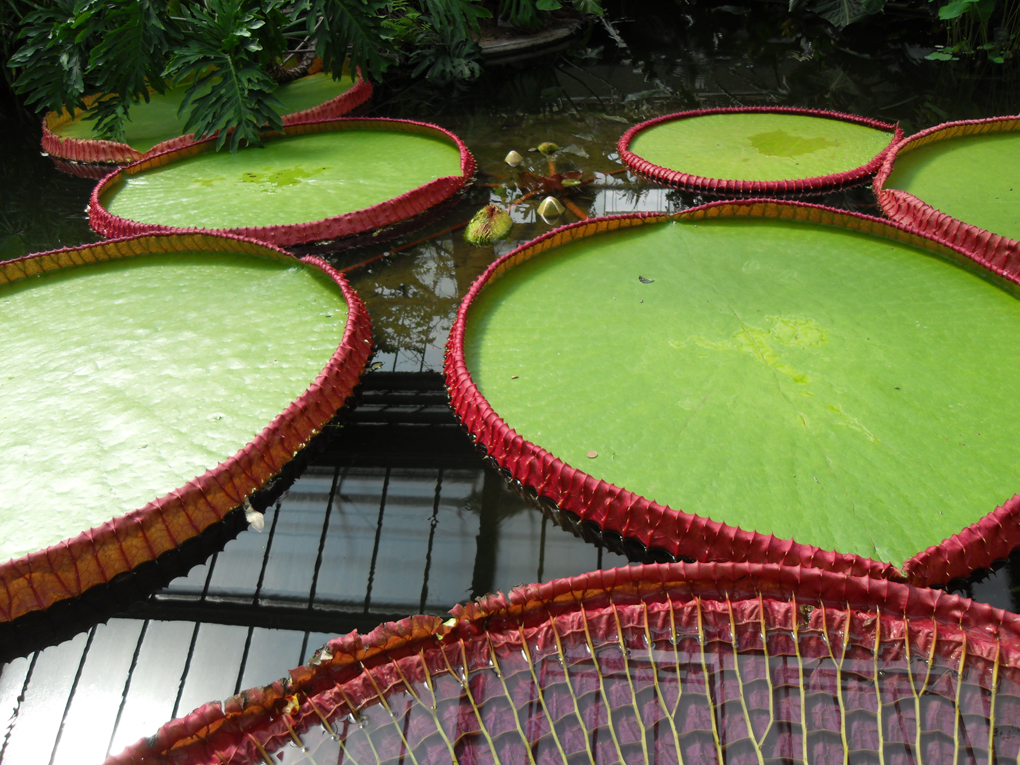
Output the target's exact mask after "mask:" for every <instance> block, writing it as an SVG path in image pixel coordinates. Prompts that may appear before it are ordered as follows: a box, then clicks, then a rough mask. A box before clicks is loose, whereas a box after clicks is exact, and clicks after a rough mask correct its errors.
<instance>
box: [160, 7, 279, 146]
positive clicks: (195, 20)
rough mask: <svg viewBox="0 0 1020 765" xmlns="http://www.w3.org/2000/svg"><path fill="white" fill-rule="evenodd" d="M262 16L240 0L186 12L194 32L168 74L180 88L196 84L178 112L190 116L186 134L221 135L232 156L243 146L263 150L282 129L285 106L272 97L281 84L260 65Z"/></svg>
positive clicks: (183, 12)
mask: <svg viewBox="0 0 1020 765" xmlns="http://www.w3.org/2000/svg"><path fill="white" fill-rule="evenodd" d="M260 11H261V9H259V10H255V11H253V10H245V9H244V7H243V6H242V3H241V2H240V1H239V0H209V2H208V5H207V7H205V8H203V7H202V6H195V7H192V8H190V9H189V8H182V9H181V18H182V20H183V21H184V22H186V23H187V25H188V27H189V28H190V29H191V30H192V31H191V34H190V35H189V37H188V39H187V41H186V42H185V43H184V45H183V46H182V47H181V48H179V49H178V50H177V51H176V52H175V53H174V55H173V56H172V57H171V59H170V61H169V62H168V64H167V67H166V72H167V74H168V75H170V76H171V77H172V78H173V83H174V84H175V85H176V84H180V83H183V82H186V81H190V82H191V85H190V87H189V88H188V90H187V92H186V93H185V95H184V100H183V101H182V102H181V106H180V109H179V111H178V115H179V116H183V115H184V114H188V115H189V116H188V120H187V122H186V123H185V126H184V132H186V133H189V132H193V133H195V135H196V136H198V137H205V136H210V135H213V134H214V133H219V140H218V141H217V143H216V147H217V149H219V148H221V147H223V146H224V145H227V144H228V142H229V146H230V150H231V151H236V150H237V148H238V146H240V145H241V143H242V142H244V143H246V144H248V145H253V146H258V145H260V144H261V141H260V138H259V134H260V133H262V132H264V131H267V130H280V129H282V127H283V123H282V121H281V119H280V113H279V111H278V110H280V109H282V108H283V105H282V104H281V103H280V101H279V100H278V99H277V98H276V96H274V95H273V90H274V89H275V87H276V82H275V81H274V80H273V78H272V77H270V76H269V75H268V74H267V73H266V72H265V71H264V70H263V69H262V68H261V67H260V66H259V53H260V52H261V51H262V45H261V43H260V42H259V40H258V35H257V32H258V30H259V29H261V28H262V27H263V26H264V24H265V19H264V18H263V17H262V14H261V13H260ZM189 110H190V113H189Z"/></svg>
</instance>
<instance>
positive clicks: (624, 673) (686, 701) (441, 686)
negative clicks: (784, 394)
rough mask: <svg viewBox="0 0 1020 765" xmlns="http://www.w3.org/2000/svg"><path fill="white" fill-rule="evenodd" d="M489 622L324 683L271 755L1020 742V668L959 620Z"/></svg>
mask: <svg viewBox="0 0 1020 765" xmlns="http://www.w3.org/2000/svg"><path fill="white" fill-rule="evenodd" d="M763 609H764V611H765V613H764V615H763V613H762V611H763ZM495 620H498V621H499V623H498V624H496V625H493V626H492V629H493V631H492V632H490V633H489V635H488V636H485V635H481V636H478V637H477V638H469V639H467V640H465V641H452V642H449V643H448V644H444V645H442V646H441V647H440V646H439V645H437V644H436V643H429V644H427V645H425V646H415V647H414V648H413V649H410V650H401V651H400V652H399V653H398V654H397V656H396V657H389V658H384V659H380V660H378V661H377V662H373V664H374V666H371V668H370V674H369V673H362V674H359V675H356V676H355V677H353V678H352V679H349V680H347V681H346V682H342V683H340V684H338V685H337V686H335V687H334V688H330V689H329V690H327V691H324V692H321V693H320V694H319V695H317V696H315V697H314V699H312V700H311V701H310V702H309V703H305V704H304V707H303V708H302V711H301V713H296V715H295V716H296V717H299V718H300V720H301V723H299V724H298V727H297V729H295V731H294V734H293V737H294V739H297V740H300V742H301V744H302V746H301V747H299V746H298V745H297V743H296V742H295V741H293V740H292V741H291V742H289V743H287V744H286V745H285V746H283V747H282V748H281V750H280V751H278V752H276V753H275V754H274V755H273V759H274V761H279V762H282V763H286V764H290V763H317V765H324V763H343V762H353V763H377V762H415V763H424V762H446V763H448V762H460V763H469V762H470V763H476V762H477V763H482V762H486V763H488V762H491V763H507V764H508V765H509V764H510V763H513V764H514V765H521V764H523V763H554V762H557V763H574V762H594V763H615V762H625V763H635V762H671V763H673V762H687V763H702V762H726V763H745V762H746V763H756V762H757V763H762V762H765V761H770V762H774V761H780V762H792V761H805V762H812V763H830V762H831V763H847V762H850V763H865V762H867V763H870V762H886V763H893V762H895V763H913V762H933V763H948V762H954V763H969V762H993V761H995V760H996V758H1009V759H1010V760H1015V759H1016V757H1017V754H1018V751H1020V728H1018V727H1017V725H1018V723H1020V717H1018V714H1017V712H1018V710H1020V686H1018V680H1020V677H1018V675H1017V672H1016V670H1015V669H1007V668H1006V667H1005V666H1004V662H1003V661H1002V660H1001V655H1000V653H998V650H997V647H996V646H995V644H994V643H993V642H992V641H982V640H980V638H975V637H974V635H973V634H972V635H969V636H965V635H964V634H963V633H962V632H961V631H960V630H959V629H958V628H954V627H953V626H952V625H943V624H940V625H938V627H937V629H936V630H935V631H934V632H933V631H932V628H931V623H930V622H928V623H926V624H923V625H921V624H916V623H915V624H911V625H909V627H908V625H907V624H906V623H905V621H904V620H902V619H892V618H886V617H882V618H880V619H879V618H877V617H876V616H875V615H874V614H866V613H860V612H851V611H839V610H835V609H828V608H823V607H817V608H812V607H811V606H805V605H803V604H801V605H797V604H790V603H778V602H775V601H765V605H764V606H762V605H761V601H737V602H735V603H733V605H732V608H730V607H728V606H727V604H726V603H725V602H718V601H716V602H708V601H703V602H701V601H697V600H695V601H693V602H686V603H682V604H681V603H677V602H675V601H674V602H672V603H671V602H670V601H669V600H668V599H665V600H659V601H658V602H654V603H637V604H634V605H623V606H618V607H614V606H613V605H605V604H602V605H601V606H600V607H593V606H592V605H590V604H589V606H588V610H586V611H574V612H568V613H562V612H561V613H559V614H558V615H557V616H555V617H553V618H549V617H548V615H547V614H542V615H541V616H540V617H539V616H538V615H532V616H531V617H528V618H526V619H525V622H524V626H523V627H522V626H521V625H520V624H519V623H518V622H517V621H516V620H512V619H504V618H501V617H496V618H495ZM734 634H735V635H736V640H734V639H733V635H734ZM763 635H767V638H766V639H765V640H763V639H762V636H763ZM418 648H420V649H421V650H417V649H418ZM401 654H403V655H401ZM298 701H299V702H304V701H305V699H303V698H299V699H298ZM323 719H327V720H328V722H329V729H328V730H327V729H326V728H325V727H324V726H323V725H322V724H321V721H322V720H323ZM303 726H307V727H306V729H304V730H300V729H301V727H303ZM1000 761H1002V760H1001V759H1000Z"/></svg>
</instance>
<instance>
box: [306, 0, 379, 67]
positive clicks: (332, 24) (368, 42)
mask: <svg viewBox="0 0 1020 765" xmlns="http://www.w3.org/2000/svg"><path fill="white" fill-rule="evenodd" d="M388 5H389V0H299V2H298V3H297V4H296V5H295V6H294V8H293V10H292V11H291V17H292V18H293V19H295V20H296V19H300V18H304V19H305V23H306V26H307V34H308V36H309V37H310V38H311V39H312V40H313V41H314V45H315V52H316V54H317V55H318V56H319V58H321V59H322V67H323V69H325V70H326V71H331V70H334V69H336V70H337V71H339V69H340V68H341V65H342V64H343V62H344V60H345V59H347V58H348V52H349V56H350V60H351V67H352V68H360V69H361V73H362V76H365V77H369V78H371V79H376V80H377V79H379V77H381V76H382V74H383V73H384V72H385V71H386V69H387V67H388V66H389V64H390V61H389V59H387V58H386V56H385V51H386V45H387V30H386V28H385V27H383V20H384V19H385V14H386V9H387V7H388Z"/></svg>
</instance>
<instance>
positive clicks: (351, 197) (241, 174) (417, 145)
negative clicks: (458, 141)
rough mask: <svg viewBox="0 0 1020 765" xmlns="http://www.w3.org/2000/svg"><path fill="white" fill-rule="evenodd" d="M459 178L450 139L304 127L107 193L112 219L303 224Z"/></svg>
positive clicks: (137, 178) (161, 170)
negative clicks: (307, 130) (300, 131)
mask: <svg viewBox="0 0 1020 765" xmlns="http://www.w3.org/2000/svg"><path fill="white" fill-rule="evenodd" d="M460 174H461V169H460V151H459V150H458V148H457V147H456V146H455V145H454V144H453V143H452V142H451V141H449V140H444V139H440V138H434V137H432V136H428V135H422V134H419V133H410V132H407V131H404V130H393V129H387V128H378V129H349V130H337V131H327V132H321V133H305V134H301V135H293V136H287V137H284V138H278V139H273V140H270V141H267V142H266V144H265V146H264V147H263V148H250V149H243V150H241V151H238V152H237V153H236V154H230V153H229V152H211V151H206V152H203V153H201V154H198V155H196V156H192V157H188V158H186V159H182V160H178V161H175V162H173V163H169V164H166V165H164V166H162V167H157V168H152V169H149V170H143V171H142V172H139V173H137V174H133V175H126V177H125V179H124V180H123V182H122V183H119V184H117V185H116V186H114V187H112V188H111V189H109V190H108V191H107V192H106V193H105V194H103V196H102V198H101V201H102V203H103V205H104V206H105V207H106V209H107V210H109V211H110V212H111V213H113V214H114V215H118V216H120V217H122V218H127V219H129V220H134V221H139V222H142V223H153V224H157V225H162V226H176V227H180V228H189V227H201V228H212V229H226V228H241V227H248V226H270V225H286V224H293V223H307V222H310V221H316V220H322V219H324V218H331V217H334V216H337V215H343V214H345V213H349V212H353V211H355V210H363V209H365V208H366V207H371V206H372V205H376V204H379V203H380V202H385V201H387V200H390V199H393V198H395V197H397V196H400V195H401V194H403V193H405V192H407V191H410V190H412V189H415V188H417V187H419V186H422V185H424V184H426V183H428V182H430V181H433V180H435V179H436V178H441V177H445V176H457V175H460Z"/></svg>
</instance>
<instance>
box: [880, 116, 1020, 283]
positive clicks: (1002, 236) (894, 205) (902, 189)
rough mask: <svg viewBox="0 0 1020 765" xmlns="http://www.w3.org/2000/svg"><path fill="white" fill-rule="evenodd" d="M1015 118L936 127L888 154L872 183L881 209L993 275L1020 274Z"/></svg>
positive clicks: (1019, 123)
mask: <svg viewBox="0 0 1020 765" xmlns="http://www.w3.org/2000/svg"><path fill="white" fill-rule="evenodd" d="M1018 178H1020V118H1018V117H995V118H992V119H985V120H970V121H965V122H951V123H947V124H945V125H937V126H935V127H933V128H930V129H929V130H924V131H922V132H920V133H918V134H917V135H914V136H911V137H910V138H908V139H907V140H906V141H903V142H902V143H900V144H897V146H896V147H895V148H894V149H893V150H892V151H890V152H889V154H888V155H887V156H886V158H885V161H884V163H883V166H882V169H881V171H880V172H879V174H878V175H877V176H876V178H875V191H876V194H877V195H878V200H879V203H880V204H881V205H882V210H883V211H884V212H885V213H886V214H887V215H888V216H889V217H891V218H892V219H893V220H897V221H899V222H901V223H905V224H907V225H910V226H914V227H915V228H919V229H920V230H922V231H924V232H926V233H928V234H930V235H931V236H934V237H937V238H940V239H944V240H946V241H947V242H949V243H950V244H953V245H956V246H958V247H961V248H963V249H965V250H967V251H968V252H969V253H971V255H973V256H974V257H975V258H977V259H978V260H980V261H982V262H984V263H986V264H987V265H988V266H989V267H990V268H992V269H994V270H1004V271H1007V272H1009V273H1012V274H1015V273H1017V271H1018V269H1020V180H1018Z"/></svg>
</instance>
